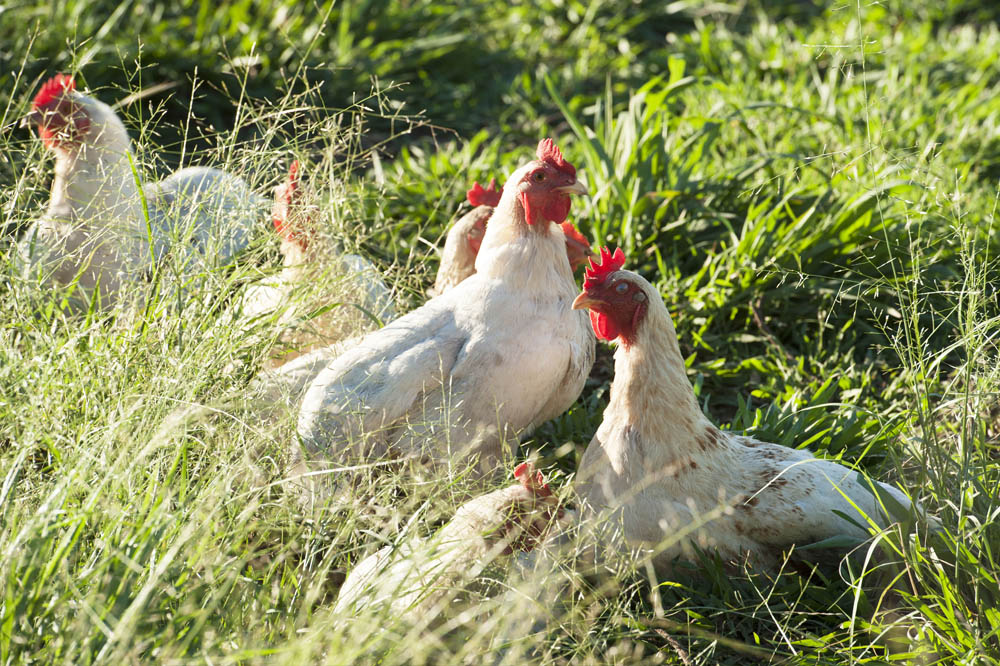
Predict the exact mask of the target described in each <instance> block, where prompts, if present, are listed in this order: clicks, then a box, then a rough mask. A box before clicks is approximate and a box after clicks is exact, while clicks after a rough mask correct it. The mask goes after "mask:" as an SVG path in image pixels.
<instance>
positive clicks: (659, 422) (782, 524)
mask: <svg viewBox="0 0 1000 666" xmlns="http://www.w3.org/2000/svg"><path fill="white" fill-rule="evenodd" d="M619 252H620V251H619ZM616 256H617V258H618V259H620V261H618V262H616V261H615V260H614V259H611V258H610V254H609V253H607V252H606V251H605V262H604V265H603V267H601V266H599V267H598V268H597V270H596V271H588V278H587V282H586V286H585V289H584V292H583V293H582V294H580V296H579V298H578V299H577V301H576V302H575V303H574V307H589V308H590V310H591V315H592V318H593V321H594V327H595V330H597V331H598V334H599V336H600V337H603V338H605V339H614V340H617V344H618V350H617V351H616V352H615V377H614V382H613V383H612V386H611V397H610V401H609V403H608V407H607V409H606V410H605V412H604V420H603V422H602V423H601V426H600V428H599V429H598V431H597V434H596V435H595V436H594V438H593V440H592V441H591V443H590V445H589V446H588V447H587V450H586V452H585V453H584V456H583V459H582V461H581V463H580V470H579V473H578V476H577V484H576V489H577V492H578V494H579V496H580V498H581V500H582V501H583V507H584V514H583V515H584V517H586V518H591V519H592V518H594V517H595V515H603V516H604V517H606V518H609V520H610V524H611V526H612V527H613V528H617V529H618V530H620V533H621V534H622V535H624V538H625V541H626V542H627V543H628V544H630V545H632V546H638V547H647V548H663V550H662V551H661V552H659V554H658V556H657V558H656V561H657V562H658V563H659V564H662V565H664V566H665V567H669V564H670V562H671V561H672V560H673V559H674V558H675V557H677V556H680V555H682V554H683V553H685V552H686V551H687V546H688V544H690V543H692V542H693V543H697V544H699V545H700V546H702V547H706V548H713V549H715V550H717V551H718V552H719V553H720V555H722V557H723V558H726V559H734V558H738V557H740V556H741V555H743V554H745V553H749V555H750V556H751V558H752V559H754V560H756V561H757V562H759V563H761V564H764V565H770V564H774V563H776V562H778V561H779V558H780V556H781V554H782V552H783V551H784V550H786V549H787V548H788V547H789V546H791V545H793V544H797V545H800V546H802V545H806V544H810V543H815V542H818V541H821V540H823V539H827V538H829V537H835V536H841V535H845V536H850V537H858V538H865V537H867V536H868V532H867V530H866V529H863V528H860V527H858V526H857V525H855V522H856V523H858V524H860V525H864V526H867V525H868V524H869V522H868V521H869V520H870V521H872V522H873V523H874V524H875V525H878V526H885V525H887V524H888V522H891V521H890V520H889V519H888V518H887V516H886V512H885V511H884V510H883V509H882V507H881V506H880V503H879V500H877V499H876V498H875V496H874V494H873V493H872V492H871V491H869V490H868V489H867V488H866V487H865V486H864V485H863V484H862V483H860V482H859V480H858V473H857V472H855V471H852V470H850V469H848V468H846V467H844V466H842V465H839V464H837V463H835V462H832V461H828V460H820V459H817V458H815V457H814V456H813V455H812V454H811V453H809V452H808V451H801V450H794V449H789V448H787V447H784V446H779V445H777V444H770V443H766V442H761V441H758V440H755V439H753V438H751V437H745V436H741V435H736V434H733V433H728V432H724V431H722V430H719V429H718V428H716V427H715V426H714V425H712V423H711V422H709V420H708V419H707V418H706V417H705V416H704V414H703V413H702V411H701V409H699V407H698V403H697V401H696V400H695V396H694V392H693V391H692V390H691V385H690V383H689V382H688V379H687V375H686V373H685V369H684V361H683V359H682V357H681V353H680V349H679V347H678V344H677V336H676V333H675V331H674V326H673V323H672V322H671V319H670V315H669V313H668V312H667V309H666V307H665V306H664V304H663V299H662V298H661V297H660V294H659V292H658V291H657V290H656V289H654V288H653V286H652V285H650V284H649V282H647V281H646V280H645V279H643V278H642V277H641V276H639V275H637V274H635V273H633V272H631V271H627V270H619V267H620V265H621V262H622V261H624V258H623V257H622V256H621V255H620V254H619V255H616ZM609 263H610V266H609ZM877 486H878V488H879V492H880V493H884V494H887V495H889V496H891V498H892V499H893V500H895V502H896V503H898V504H900V505H902V506H904V507H909V506H910V500H909V499H908V498H907V497H906V496H905V495H904V494H903V493H902V492H900V491H899V490H898V489H896V488H894V487H892V486H889V485H886V484H881V483H879V484H877ZM852 504H853V505H852ZM855 506H856V507H857V508H855ZM859 510H860V511H859ZM835 511H836V512H842V513H843V514H845V515H846V516H849V517H850V518H851V519H852V520H853V521H854V522H851V520H847V519H845V518H843V517H841V516H840V515H838V514H837V513H835Z"/></svg>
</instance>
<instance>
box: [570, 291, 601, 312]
mask: <svg viewBox="0 0 1000 666" xmlns="http://www.w3.org/2000/svg"><path fill="white" fill-rule="evenodd" d="M600 303H601V301H600V300H598V299H596V298H593V297H591V296H590V294H588V293H587V292H585V291H584V292H582V293H581V294H580V295H579V296H577V297H576V298H575V299H574V300H573V309H574V310H590V309H591V308H592V307H593V306H595V305H598V304H600Z"/></svg>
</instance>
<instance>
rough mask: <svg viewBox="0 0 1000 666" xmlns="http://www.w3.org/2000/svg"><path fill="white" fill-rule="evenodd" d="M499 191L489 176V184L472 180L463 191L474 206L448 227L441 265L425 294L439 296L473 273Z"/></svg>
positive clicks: (498, 199) (497, 201) (501, 192)
mask: <svg viewBox="0 0 1000 666" xmlns="http://www.w3.org/2000/svg"><path fill="white" fill-rule="evenodd" d="M502 194H503V191H502V190H498V189H497V181H496V179H495V178H493V179H490V184H489V186H487V187H485V188H484V187H483V186H482V185H480V184H479V183H473V184H472V187H471V188H470V189H469V191H468V192H466V193H465V197H466V199H467V200H468V202H469V203H470V204H472V205H473V206H474V208H473V209H472V210H470V211H469V212H468V213H466V214H465V215H463V216H462V217H460V218H459V219H458V221H457V222H455V224H453V225H452V226H451V229H449V230H448V235H447V236H446V237H445V241H444V249H443V250H442V251H441V264H440V265H439V266H438V272H437V277H436V278H435V279H434V286H433V287H432V288H431V289H428V290H427V295H428V296H440V295H441V294H443V293H444V292H446V291H448V290H449V289H451V288H452V287H454V286H455V285H456V284H458V283H459V282H461V281H462V280H464V279H465V278H467V277H469V276H470V275H472V274H473V273H475V272H476V255H477V254H479V247H480V245H482V243H483V234H485V233H486V222H487V220H489V219H490V215H492V214H493V209H494V208H495V207H496V205H497V204H498V203H500V196H501V195H502Z"/></svg>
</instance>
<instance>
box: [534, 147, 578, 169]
mask: <svg viewBox="0 0 1000 666" xmlns="http://www.w3.org/2000/svg"><path fill="white" fill-rule="evenodd" d="M535 155H536V156H537V157H538V159H540V160H541V161H542V162H548V163H549V164H551V165H552V166H554V167H555V168H557V169H559V170H560V171H562V172H563V173H565V174H569V175H570V176H575V175H576V167H575V166H573V165H572V164H570V163H569V162H567V161H566V159H565V158H564V157H563V154H562V151H561V150H559V146H557V145H556V144H555V142H554V141H553V140H552V139H542V140H541V141H539V142H538V149H537V150H536V151H535Z"/></svg>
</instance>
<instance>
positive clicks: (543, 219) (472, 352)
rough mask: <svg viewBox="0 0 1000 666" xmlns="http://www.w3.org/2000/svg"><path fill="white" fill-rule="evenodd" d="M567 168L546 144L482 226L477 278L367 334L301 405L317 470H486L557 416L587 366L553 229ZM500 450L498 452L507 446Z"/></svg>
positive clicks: (562, 210) (582, 332)
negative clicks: (333, 464)
mask: <svg viewBox="0 0 1000 666" xmlns="http://www.w3.org/2000/svg"><path fill="white" fill-rule="evenodd" d="M584 191H585V190H584V188H583V186H582V185H581V184H580V183H579V182H578V181H577V179H576V170H575V169H574V168H573V166H572V165H571V164H569V163H568V162H566V161H565V159H564V158H563V156H562V154H561V153H560V151H559V149H558V148H557V147H556V146H555V145H554V144H553V143H552V141H551V140H545V141H542V142H541V143H540V144H539V147H538V151H537V159H536V160H534V161H532V162H530V163H528V164H526V165H524V166H522V167H521V168H519V169H517V170H516V171H515V172H514V173H513V175H511V177H510V179H509V180H508V182H507V184H506V186H505V187H504V192H503V196H502V198H501V200H500V202H499V203H498V205H497V207H496V210H495V211H494V213H493V216H492V218H491V219H490V222H489V224H488V225H487V228H486V234H485V235H484V237H483V242H482V246H481V248H480V250H479V254H478V256H477V258H476V274H475V275H473V276H471V277H469V278H467V279H466V280H464V281H463V282H461V283H460V284H459V285H457V286H456V287H454V288H453V289H451V290H450V291H448V292H447V293H445V294H443V295H441V296H438V297H436V298H433V299H431V300H430V301H428V302H427V303H426V304H425V305H424V306H423V307H420V308H418V309H416V310H414V311H413V312H410V313H409V314H407V315H405V316H403V317H401V318H399V319H397V320H396V321H394V322H392V323H391V324H389V325H388V326H386V327H385V328H383V329H381V330H379V331H375V332H374V333H370V334H368V335H367V336H366V337H365V338H364V339H363V340H362V341H361V342H360V343H359V344H358V345H357V346H356V347H354V348H353V349H350V350H349V351H347V352H345V353H343V354H342V355H340V356H339V357H337V358H336V359H335V360H333V361H331V362H330V363H329V364H328V365H327V366H326V367H325V368H324V369H323V370H322V371H321V372H320V373H319V375H318V376H317V377H316V379H315V381H313V382H312V385H311V386H310V387H309V389H308V391H307V392H306V394H305V397H304V399H303V404H302V409H301V411H300V414H299V423H298V430H299V435H300V439H301V441H302V442H303V443H304V445H305V446H306V454H307V455H308V456H318V457H319V458H320V459H321V462H325V461H329V460H334V461H338V462H340V461H343V460H345V459H348V458H352V459H359V458H360V459H370V458H381V457H382V456H384V455H386V454H390V453H391V454H393V455H397V456H399V455H404V456H410V455H412V456H418V457H421V458H424V459H427V460H431V461H443V460H448V461H455V460H461V459H464V458H466V457H468V456H476V457H478V462H479V472H480V473H482V474H487V473H490V472H492V471H493V470H494V469H495V468H496V466H497V465H498V464H499V461H500V459H501V457H502V456H503V454H504V452H505V450H506V451H508V452H510V451H511V450H512V449H513V448H515V447H516V445H517V436H518V435H519V434H520V433H523V432H525V431H527V430H530V429H531V428H533V427H534V426H536V425H538V424H539V423H542V422H544V421H546V420H548V419H551V418H553V417H555V416H557V415H559V414H561V413H562V412H563V411H565V410H566V409H567V408H568V407H569V406H570V405H571V404H572V403H573V401H574V400H575V399H576V398H577V396H578V395H579V394H580V391H581V390H582V389H583V385H584V381H585V380H586V377H587V375H588V373H589V371H590V367H591V365H592V364H593V360H594V337H593V334H592V333H591V331H590V330H589V326H588V325H587V318H586V316H585V315H584V313H580V312H574V311H572V310H571V309H570V305H571V302H572V299H573V297H574V296H575V295H576V287H575V284H574V281H573V274H572V272H571V270H570V265H569V261H568V259H567V255H566V237H565V235H564V233H563V231H562V229H561V228H560V226H559V224H560V223H562V222H563V221H565V219H566V216H567V215H568V213H569V207H570V198H569V195H570V194H574V193H583V192H584ZM505 446H506V448H505Z"/></svg>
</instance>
